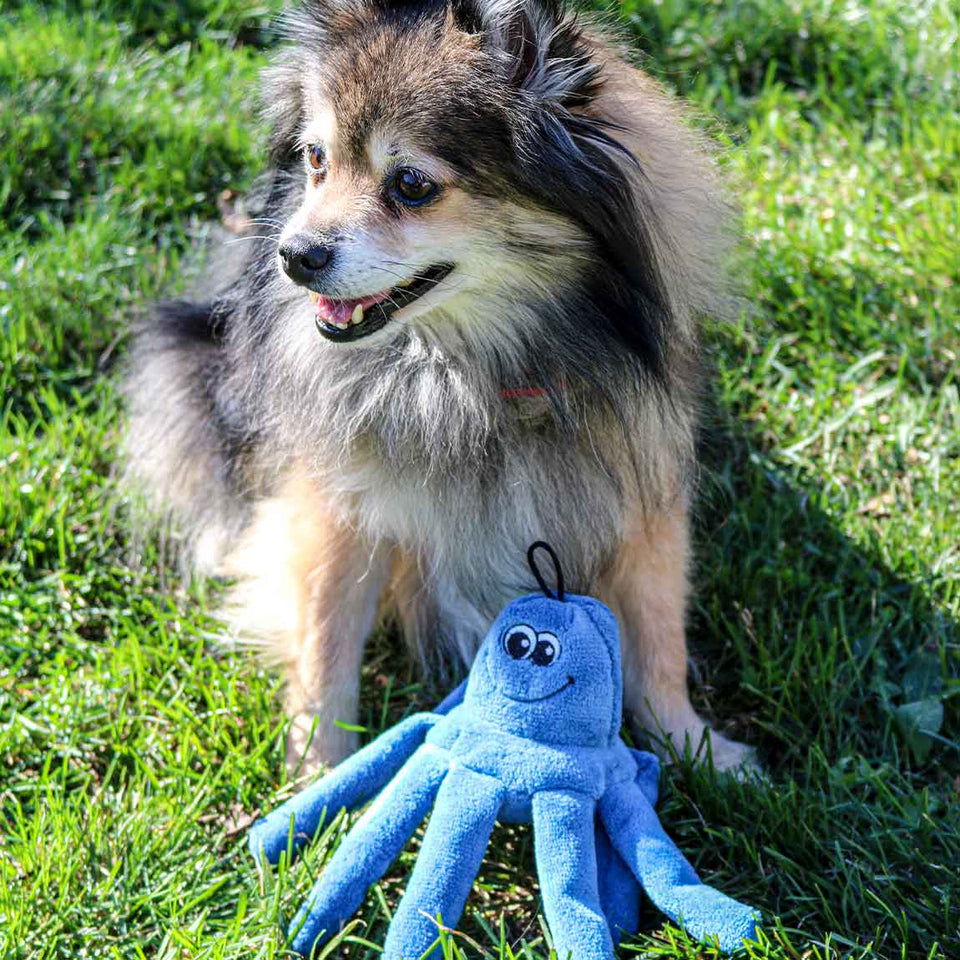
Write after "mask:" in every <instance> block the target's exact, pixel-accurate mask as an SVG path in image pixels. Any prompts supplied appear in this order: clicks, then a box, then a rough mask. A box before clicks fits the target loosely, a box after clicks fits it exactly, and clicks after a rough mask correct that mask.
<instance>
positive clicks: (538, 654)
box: [530, 633, 560, 667]
mask: <svg viewBox="0 0 960 960" xmlns="http://www.w3.org/2000/svg"><path fill="white" fill-rule="evenodd" d="M559 656H560V641H559V640H558V639H557V638H556V637H555V636H554V635H553V634H552V633H538V634H537V645H536V646H535V647H534V648H533V653H532V654H531V656H530V660H531V661H532V662H533V663H535V664H536V665H537V666H538V667H549V666H550V664H551V663H553V662H554V661H555V660H556V659H557V657H559Z"/></svg>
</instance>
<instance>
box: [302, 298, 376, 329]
mask: <svg viewBox="0 0 960 960" xmlns="http://www.w3.org/2000/svg"><path fill="white" fill-rule="evenodd" d="M389 296H390V291H389V290H384V291H382V292H381V293H374V294H371V295H370V296H369V297H359V298H358V299H356V300H334V299H333V298H332V297H324V296H321V295H320V294H319V293H313V292H312V291H311V293H310V299H311V300H313V305H314V308H315V310H316V313H317V317H318V318H319V319H321V320H323V321H324V323H329V324H333V325H334V326H336V327H344V326H349V325H350V324H351V323H359V322H360V321H361V320H362V319H363V311H364V310H366V309H367V307H372V306H373V305H374V304H375V303H379V302H380V301H381V300H386V299H388V297H389ZM357 307H359V308H360V309H359V310H358V309H357Z"/></svg>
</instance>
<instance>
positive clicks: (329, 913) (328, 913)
mask: <svg viewBox="0 0 960 960" xmlns="http://www.w3.org/2000/svg"><path fill="white" fill-rule="evenodd" d="M448 763H449V758H448V756H447V754H446V752H445V751H439V750H437V749H436V748H434V747H431V746H429V745H425V746H422V747H420V748H419V749H418V750H417V752H416V753H415V754H414V755H413V756H412V757H411V758H410V759H409V760H408V761H407V762H406V763H405V764H404V766H403V768H402V769H401V771H400V773H399V774H397V776H396V777H395V778H394V779H393V780H392V781H391V782H390V784H389V785H388V786H387V787H386V788H385V789H384V790H383V792H382V793H381V794H380V795H379V796H378V797H377V799H376V800H375V801H374V802H373V803H372V804H371V805H370V807H368V808H367V810H366V812H365V813H364V814H363V816H362V817H360V819H359V820H358V821H357V822H356V824H354V826H353V829H352V830H350V832H349V833H348V834H347V835H346V836H345V837H344V838H343V841H342V842H341V844H340V846H339V847H338V848H337V851H336V853H334V855H333V857H332V858H331V860H330V861H329V863H327V865H326V867H325V868H324V870H323V873H321V874H320V877H319V879H318V880H317V882H316V883H315V884H314V885H313V889H312V890H311V891H310V895H309V896H308V897H307V899H306V901H305V902H304V904H303V906H302V907H301V908H300V910H299V912H298V913H297V915H296V917H295V918H294V920H293V922H292V923H291V924H290V930H289V934H290V936H291V944H290V945H291V946H292V947H293V949H294V950H296V951H297V952H298V953H300V954H303V955H304V956H309V955H310V951H311V950H312V949H313V947H314V946H315V945H316V944H317V943H318V942H320V941H322V940H326V939H327V938H328V937H331V936H332V935H333V934H335V933H336V932H337V931H338V930H339V929H340V927H341V926H342V925H343V924H344V923H345V922H346V921H347V920H349V919H350V915H351V914H352V913H353V912H354V911H355V910H356V909H357V907H359V906H360V904H361V903H362V901H363V898H364V896H365V894H366V892H367V888H368V887H369V886H370V885H371V884H372V883H375V882H376V881H377V880H379V879H380V877H381V876H383V873H384V871H385V870H386V869H387V867H389V866H390V864H391V863H392V862H393V861H394V860H395V859H396V857H397V856H398V855H399V853H400V851H401V850H402V849H403V847H404V845H405V844H406V842H407V840H408V839H409V838H410V836H411V835H412V834H413V832H414V830H416V829H417V826H418V825H419V824H420V822H421V821H422V820H423V818H424V817H425V816H426V815H427V813H428V812H429V810H430V808H431V807H432V806H433V802H434V798H435V797H436V795H437V792H438V791H439V789H440V784H441V783H442V781H443V778H444V777H445V776H446V774H447V768H448Z"/></svg>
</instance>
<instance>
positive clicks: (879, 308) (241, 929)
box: [0, 0, 960, 960]
mask: <svg viewBox="0 0 960 960" xmlns="http://www.w3.org/2000/svg"><path fill="white" fill-rule="evenodd" d="M277 6H278V4H277V3H276V0H261V2H257V0H233V2H226V0H179V2H177V3H173V2H171V3H163V2H160V0H133V2H131V3H121V2H120V0H100V2H94V0H63V2H61V3H58V4H56V3H55V4H51V5H49V6H47V7H44V8H41V7H40V6H39V5H36V4H29V3H17V2H14V3H12V4H11V3H9V2H6V3H2V2H0V322H2V334H3V335H2V338H0V957H2V958H28V957H29V958H36V960H39V958H61V957H62V958H68V957H69V958H71V960H74V958H81V957H85V958H101V957H103V958H107V957H109V958H123V960H128V958H137V957H157V958H171V960H172V958H191V960H200V958H203V960H213V958H232V957H238V958H239V957H243V958H253V957H257V958H268V957H284V956H287V955H288V954H287V952H286V950H285V947H284V941H283V938H282V936H281V933H280V927H279V923H280V922H281V921H283V920H284V919H285V918H289V916H290V915H291V912H292V910H293V909H294V908H295V906H296V904H297V902H298V899H299V898H300V897H301V896H302V895H303V894H304V892H305V890H306V889H307V888H308V886H309V885H310V882H311V877H312V876H314V875H315V874H316V872H317V870H318V869H320V867H321V866H322V863H323V859H324V857H325V856H327V855H328V854H329V852H330V850H331V848H332V845H333V844H335V843H336V839H337V837H338V836H339V834H340V830H341V828H342V826H343V824H342V823H341V824H337V825H335V827H334V829H332V830H330V831H328V832H327V834H326V835H325V838H324V840H323V842H321V843H318V844H317V845H316V847H315V848H314V849H313V850H312V851H311V853H310V855H309V856H307V857H306V859H305V860H304V861H303V862H301V863H298V864H297V865H296V866H295V867H293V868H292V869H290V870H286V871H281V872H273V873H270V874H268V875H266V876H264V877H260V876H258V874H257V871H256V869H255V868H254V866H253V864H252V863H251V861H250V860H249V859H248V857H247V854H246V851H245V847H244V839H243V826H244V823H245V822H246V821H245V816H246V815H247V814H249V813H251V812H254V811H256V810H257V809H267V808H270V807H272V806H273V805H275V804H276V803H277V802H279V800H281V799H282V798H283V797H285V796H287V795H288V794H289V793H290V790H291V786H290V784H289V783H288V782H287V779H286V776H285V773H284V768H283V737H284V727H283V721H282V716H281V711H280V701H279V682H278V678H277V677H276V676H274V675H273V674H271V673H270V672H269V671H266V670H264V669H263V668H261V666H260V665H258V664H257V663H256V662H255V661H254V660H252V659H250V658H249V656H247V655H244V654H242V653H239V652H236V651H233V650H231V649H230V648H229V646H227V645H225V644H224V643H223V634H222V630H221V628H220V627H219V626H218V624H217V623H216V621H215V620H213V619H212V618H211V611H212V610H213V609H214V607H215V604H216V600H217V595H218V591H219V590H220V589H221V588H220V586H219V585H218V584H216V583H210V582H208V583H201V582H193V583H185V582H184V581H183V579H182V578H181V577H179V575H178V567H177V564H176V558H175V553H176V551H175V544H174V543H172V542H171V540H170V538H169V537H166V538H164V537H160V536H150V537H146V538H143V537H134V536H132V534H131V532H130V531H131V509H130V506H129V504H128V503H127V502H126V501H125V499H124V497H123V494H122V492H121V490H120V489H119V485H118V481H117V476H116V474H117V470H116V455H117V449H118V437H119V433H120V425H121V408H120V402H119V397H118V390H117V382H118V370H119V368H120V365H121V363H122V359H123V356H124V352H125V331H126V329H127V328H128V325H129V322H130V320H131V319H132V318H134V317H135V316H136V315H137V313H138V311H139V310H140V309H141V308H142V304H143V303H144V301H146V300H149V299H150V298H152V297H156V296H158V295H161V294H166V295H169V294H173V293H176V292H177V291H179V290H182V289H183V288H184V287H185V286H188V285H189V276H190V274H191V272H192V271H195V270H196V267H197V257H196V253H195V251H196V250H197V249H198V248H199V246H200V245H201V244H202V242H203V240H204V238H205V237H206V236H207V235H208V233H209V228H210V224H211V223H212V222H215V221H216V220H217V218H218V208H217V198H218V196H219V195H220V194H221V192H222V191H224V190H233V191H236V192H242V191H243V190H244V189H245V188H246V187H247V186H248V185H249V184H250V182H251V180H252V178H253V177H254V176H255V175H256V173H257V170H258V164H259V162H260V159H259V158H260V146H261V144H262V142H263V131H262V129H260V128H259V127H258V125H257V123H256V120H255V112H254V110H253V109H252V107H251V92H252V90H253V88H254V85H255V78H256V74H257V70H258V68H259V67H260V65H261V64H262V63H263V62H264V60H265V59H266V57H267V55H268V50H269V46H270V44H271V42H272V40H271V33H270V29H269V23H270V18H271V15H272V14H273V13H274V12H275V11H276V9H277ZM618 10H619V14H618V15H619V16H620V17H621V19H622V20H623V22H624V24H625V25H626V29H627V30H628V31H630V33H631V35H632V36H633V37H634V38H635V41H636V44H637V46H638V48H639V49H640V50H641V51H643V54H644V56H645V58H646V63H647V67H648V69H650V70H651V71H652V72H653V73H655V74H656V75H657V76H659V77H660V78H661V79H662V80H663V81H664V82H665V83H666V84H668V85H669V86H671V87H672V88H674V89H675V90H676V91H678V92H679V93H680V94H682V95H683V96H684V97H686V98H687V99H688V100H689V101H691V103H692V105H693V106H694V108H695V110H696V112H697V114H698V116H699V119H698V122H700V123H702V124H704V125H707V126H709V127H710V128H711V129H712V130H714V132H715V134H716V136H718V137H719V138H721V139H722V140H724V141H725V142H726V146H727V149H726V152H725V160H724V162H725V165H726V166H727V168H728V170H729V174H730V177H731V180H732V182H733V183H734V184H735V185H736V189H737V190H738V192H739V194H740V197H741V202H742V207H743V228H744V235H745V243H744V255H743V258H742V265H741V266H740V268H739V269H740V272H741V274H742V279H743V283H744V287H745V289H746V291H747V293H748V298H747V299H748V301H749V303H750V307H749V309H746V310H745V311H744V315H743V317H742V319H741V321H740V322H739V323H738V324H734V325H732V326H725V327H722V328H720V327H712V328H711V329H710V330H709V338H710V341H711V343H712V345H713V348H714V350H715V357H716V367H717V370H716V374H717V391H716V405H715V409H714V412H713V415H712V418H711V424H710V428H709V430H708V431H707V433H708V436H707V440H706V450H705V455H706V458H707V462H708V467H709V469H708V470H707V471H706V472H705V475H704V480H703V490H702V499H701V503H700V509H699V514H698V530H697V542H698V556H699V568H698V575H697V599H696V602H695V605H694V608H693V610H692V611H691V640H692V645H693V649H694V654H695V677H696V681H697V682H696V685H695V690H696V701H697V704H698V706H699V707H700V708H701V709H702V710H703V711H704V712H705V713H707V714H709V715H711V716H712V717H713V718H714V720H715V722H716V723H717V725H718V726H719V727H720V728H721V729H723V730H725V731H728V732H730V733H732V734H733V735H734V736H736V737H738V738H740V739H745V740H747V741H749V742H751V743H753V744H755V745H756V746H757V747H758V750H759V754H760V756H761V758H762V760H763V763H764V766H765V768H766V770H767V772H768V775H769V782H767V783H765V784H755V783H748V784H742V783H736V782H725V781H723V780H718V779H717V778H715V777H713V776H711V775H710V774H709V772H707V771H703V770H699V769H694V768H691V767H690V766H688V765H685V764H679V765H676V766H674V767H671V768H669V769H667V770H666V771H665V775H664V778H663V786H662V795H663V798H662V801H661V805H660V813H661V816H662V818H663V820H664V822H665V823H666V824H667V826H668V829H669V830H670V832H671V833H672V835H673V836H674V837H675V839H676V840H677V842H678V843H679V844H680V846H681V848H682V849H683V850H684V851H685V852H686V853H687V855H688V856H689V858H690V859H691V861H692V862H693V863H694V864H695V865H696V867H697V868H698V870H699V871H700V872H701V874H702V876H703V877H704V878H705V879H707V880H708V881H710V882H713V883H714V884H716V885H717V886H720V887H721V888H722V889H723V890H725V891H726V892H728V893H730V894H731V895H734V896H736V897H738V898H741V899H744V900H747V901H749V902H751V903H754V904H756V905H757V906H758V907H760V908H761V909H762V910H763V912H764V915H765V917H766V919H767V921H768V922H767V926H766V936H765V938H764V940H763V942H762V943H761V944H760V945H759V946H757V947H755V948H753V949H752V950H751V952H750V955H751V956H753V957H758V958H759V957H770V958H776V960H787V958H797V960H799V958H811V960H813V958H816V960H820V958H828V957H829V958H840V957H844V958H847V957H849V958H918V960H919V958H926V960H932V958H944V960H947V958H950V960H956V958H958V957H960V626H958V624H960V509H958V505H960V375H958V361H960V319H958V317H960V231H958V221H960V179H958V171H960V80H958V77H960V37H958V14H957V7H956V6H955V5H953V6H952V5H951V3H950V2H948V0H918V2H914V3H911V4H903V3H901V2H899V0H727V2H725V3H721V2H720V0H703V2H694V0H649V2H648V0H624V2H623V4H622V5H621V6H620V7H619V8H618ZM395 644H396V641H395V639H393V638H391V637H389V636H380V637H378V638H377V640H376V642H375V643H374V644H373V645H372V647H371V649H370V653H369V656H368V658H367V664H366V667H365V673H364V716H363V718H362V721H363V723H364V724H365V726H366V727H367V729H368V731H369V732H370V734H371V735H373V734H374V733H376V732H377V731H379V730H381V729H383V728H384V727H385V726H386V725H389V724H390V723H392V722H393V721H395V720H396V719H398V718H399V717H401V716H403V715H404V714H405V713H407V712H410V711H413V710H415V709H418V708H421V707H423V706H425V705H428V704H429V703H431V702H432V698H433V697H434V696H435V694H436V691H433V690H431V689H430V688H429V687H427V686H424V685H423V683H422V680H421V678H419V677H418V676H417V675H416V674H415V673H413V672H406V670H404V672H401V673H399V674H398V673H397V672H396V670H397V664H398V662H400V661H399V660H398V657H397V656H396V647H395ZM412 856H413V851H412V850H411V851H408V853H407V854H405V857H404V858H403V860H402V861H401V862H400V863H399V864H398V865H397V866H396V867H395V868H394V869H393V870H392V871H391V873H390V875H389V877H388V878H387V879H386V880H385V881H384V883H383V884H381V885H379V886H378V887H376V888H374V889H373V890H372V891H371V893H370V895H369V897H368V900H367V904H366V906H365V908H364V910H363V912H362V914H360V915H359V918H360V920H361V921H362V923H360V924H358V925H357V926H355V927H354V928H352V929H350V930H349V931H347V933H346V935H345V937H344V939H343V940H342V942H341V943H340V944H339V945H335V946H334V948H333V950H332V952H331V953H330V954H329V955H330V956H350V957H355V958H374V957H376V956H378V954H379V948H378V947H377V946H376V945H377V944H378V943H380V942H382V935H383V931H384V927H385V924H386V922H387V920H388V917H389V913H390V910H391V908H392V905H393V904H395V902H396V898H397V894H398V890H399V889H400V888H401V887H402V883H403V877H404V876H405V872H406V871H407V870H408V869H409V866H410V863H411V861H412ZM538 907H539V903H538V893H537V888H536V883H535V874H534V871H533V864H532V851H531V843H530V833H529V831H528V830H525V829H519V828H512V829H507V828H499V827H498V828H497V830H496V832H495V834H494V840H493V844H492V846H491V850H490V854H489V856H488V859H487V860H486V862H485V864H484V867H483V870H482V873H481V876H480V878H479V881H478V883H477V884H476V886H475V889H474V895H473V897H472V899H471V905H470V908H469V910H470V913H469V916H468V917H467V918H466V919H465V921H464V923H463V925H462V934H461V935H458V936H457V937H456V938H455V940H454V941H453V942H452V943H451V944H449V945H448V952H449V953H450V955H451V956H454V955H462V956H464V957H471V958H472V957H481V956H483V957H488V958H498V960H499V958H514V957H523V958H527V960H534V958H537V960H545V958H547V957H548V955H549V948H548V942H547V940H546V939H545V935H544V929H543V924H542V921H541V920H540V917H539V912H538ZM643 924H644V926H643V932H642V933H641V935H639V936H638V937H636V938H634V939H633V940H631V941H630V942H629V943H627V944H626V945H624V946H623V947H622V948H621V950H620V953H619V955H620V956H621V957H640V956H645V957H659V958H693V957H704V958H707V957H713V956H716V953H715V951H713V950H711V949H708V948H702V947H697V946H696V945H695V944H693V943H692V942H691V941H690V940H688V939H687V938H686V936H685V935H684V934H683V933H682V932H681V931H679V930H678V929H677V928H676V927H673V926H671V925H669V924H665V923H664V922H663V921H662V918H661V917H659V916H658V915H656V913H655V912H654V911H653V910H652V909H651V908H649V907H648V908H645V912H644V914H643ZM455 951H456V953H455Z"/></svg>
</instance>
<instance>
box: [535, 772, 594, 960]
mask: <svg viewBox="0 0 960 960" xmlns="http://www.w3.org/2000/svg"><path fill="white" fill-rule="evenodd" d="M594 836H595V804H594V802H593V800H592V799H591V798H590V797H587V796H585V795H583V794H579V793H574V792H573V791H568V790H545V791H543V792H541V793H536V794H534V797H533V842H534V850H535V853H536V859H537V875H538V876H539V877H540V890H541V892H542V893H543V912H544V914H545V915H546V918H547V924H548V926H549V927H550V933H551V935H552V937H553V945H554V948H555V950H556V953H557V957H558V958H559V960H570V958H575V960H613V940H612V939H611V937H610V930H609V928H608V927H607V919H606V917H605V916H604V914H603V911H602V909H601V907H600V894H599V890H598V885H597V858H596V851H595V847H594Z"/></svg>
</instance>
